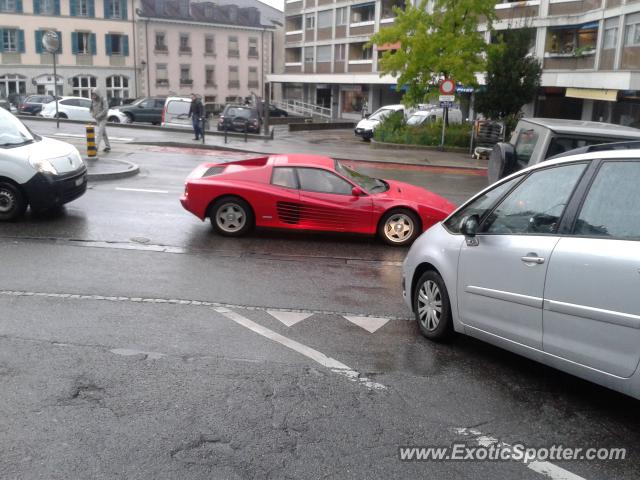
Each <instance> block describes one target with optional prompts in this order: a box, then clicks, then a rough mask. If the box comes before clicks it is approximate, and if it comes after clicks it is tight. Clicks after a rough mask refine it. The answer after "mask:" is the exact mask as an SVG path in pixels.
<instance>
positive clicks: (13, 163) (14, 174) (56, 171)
mask: <svg viewBox="0 0 640 480" xmlns="http://www.w3.org/2000/svg"><path fill="white" fill-rule="evenodd" d="M86 190H87V167H86V166H85V164H84V162H83V161H82V158H81V157H80V153H79V152H78V149H77V148H76V147H74V146H73V145H70V144H68V143H65V142H61V141H59V140H53V139H51V138H43V137H40V136H39V135H36V134H35V133H33V132H32V131H31V130H29V128H27V126H26V125H24V124H23V123H22V122H21V121H20V120H19V119H18V118H16V117H15V116H13V115H12V114H11V113H9V112H7V111H6V110H4V109H2V108H0V221H9V220H15V219H17V218H19V217H20V216H22V214H23V213H24V212H25V210H26V209H27V207H28V206H29V207H31V209H32V210H36V211H44V210H49V209H52V208H55V207H58V206H60V205H63V204H65V203H68V202H70V201H72V200H75V199H76V198H78V197H80V196H82V195H83V194H84V192H85V191H86Z"/></svg>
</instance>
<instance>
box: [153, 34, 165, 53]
mask: <svg viewBox="0 0 640 480" xmlns="http://www.w3.org/2000/svg"><path fill="white" fill-rule="evenodd" d="M154 49H155V50H156V51H158V52H166V51H167V42H166V37H165V33H164V32H156V44H155V46H154Z"/></svg>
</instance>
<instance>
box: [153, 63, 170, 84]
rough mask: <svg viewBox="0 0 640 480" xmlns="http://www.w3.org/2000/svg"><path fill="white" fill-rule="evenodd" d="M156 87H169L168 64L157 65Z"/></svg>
mask: <svg viewBox="0 0 640 480" xmlns="http://www.w3.org/2000/svg"><path fill="white" fill-rule="evenodd" d="M156 85H158V86H162V85H165V86H168V85H169V72H168V71H167V64H166V63H156Z"/></svg>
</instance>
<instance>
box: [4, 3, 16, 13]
mask: <svg viewBox="0 0 640 480" xmlns="http://www.w3.org/2000/svg"><path fill="white" fill-rule="evenodd" d="M15 11H16V0H0V12H15Z"/></svg>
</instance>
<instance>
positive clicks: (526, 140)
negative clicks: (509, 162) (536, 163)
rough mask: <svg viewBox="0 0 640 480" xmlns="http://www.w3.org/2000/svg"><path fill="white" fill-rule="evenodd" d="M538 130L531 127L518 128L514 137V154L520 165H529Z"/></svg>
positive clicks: (536, 141) (536, 142)
mask: <svg viewBox="0 0 640 480" xmlns="http://www.w3.org/2000/svg"><path fill="white" fill-rule="evenodd" d="M538 138H539V135H538V132H537V131H535V130H534V129H533V128H529V129H523V130H520V132H519V133H518V138H517V139H516V146H515V156H516V160H517V162H518V163H519V164H520V166H522V167H526V166H527V165H529V160H531V155H533V151H534V150H535V148H536V145H537V144H538Z"/></svg>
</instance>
